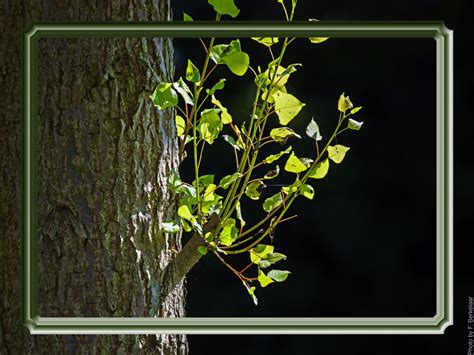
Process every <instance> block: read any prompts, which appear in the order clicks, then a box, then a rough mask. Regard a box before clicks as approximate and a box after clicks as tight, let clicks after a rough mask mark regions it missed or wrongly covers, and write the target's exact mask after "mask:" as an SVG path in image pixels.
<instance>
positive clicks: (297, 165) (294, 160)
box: [285, 152, 308, 174]
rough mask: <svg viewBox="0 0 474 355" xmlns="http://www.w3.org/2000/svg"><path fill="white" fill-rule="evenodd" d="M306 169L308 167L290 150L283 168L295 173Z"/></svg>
mask: <svg viewBox="0 0 474 355" xmlns="http://www.w3.org/2000/svg"><path fill="white" fill-rule="evenodd" d="M306 169H308V168H307V167H306V165H305V164H304V163H303V162H302V161H301V160H300V159H298V157H297V156H296V155H295V153H294V152H292V153H291V155H290V157H289V158H288V160H287V161H286V164H285V170H286V171H288V172H290V173H295V174H297V173H301V172H302V171H305V170H306Z"/></svg>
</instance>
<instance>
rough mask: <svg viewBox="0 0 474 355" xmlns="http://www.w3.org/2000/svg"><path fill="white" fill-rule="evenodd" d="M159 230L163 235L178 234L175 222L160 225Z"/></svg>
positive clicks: (177, 225) (177, 226)
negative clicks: (160, 229) (161, 230)
mask: <svg viewBox="0 0 474 355" xmlns="http://www.w3.org/2000/svg"><path fill="white" fill-rule="evenodd" d="M161 228H162V229H163V231H164V232H165V233H169V234H175V233H178V232H179V224H178V222H176V221H168V222H163V223H161Z"/></svg>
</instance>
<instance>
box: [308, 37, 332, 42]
mask: <svg viewBox="0 0 474 355" xmlns="http://www.w3.org/2000/svg"><path fill="white" fill-rule="evenodd" d="M328 39H329V37H309V40H310V42H311V43H323V42H326V41H327V40H328Z"/></svg>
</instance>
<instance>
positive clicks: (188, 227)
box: [180, 218, 193, 232]
mask: <svg viewBox="0 0 474 355" xmlns="http://www.w3.org/2000/svg"><path fill="white" fill-rule="evenodd" d="M180 220H181V225H182V226H183V229H184V231H185V232H191V231H192V230H193V229H192V228H191V226H190V225H189V223H188V222H186V220H185V219H183V218H180Z"/></svg>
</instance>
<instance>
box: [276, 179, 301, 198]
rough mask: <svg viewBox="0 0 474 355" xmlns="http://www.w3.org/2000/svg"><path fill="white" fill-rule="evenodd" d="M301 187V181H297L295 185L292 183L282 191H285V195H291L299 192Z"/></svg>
mask: <svg viewBox="0 0 474 355" xmlns="http://www.w3.org/2000/svg"><path fill="white" fill-rule="evenodd" d="M300 186H301V181H300V180H299V179H296V180H295V182H294V183H292V184H291V185H288V186H283V187H282V188H281V191H283V193H284V194H285V195H290V194H292V193H294V192H296V191H298V189H299V188H300Z"/></svg>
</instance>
